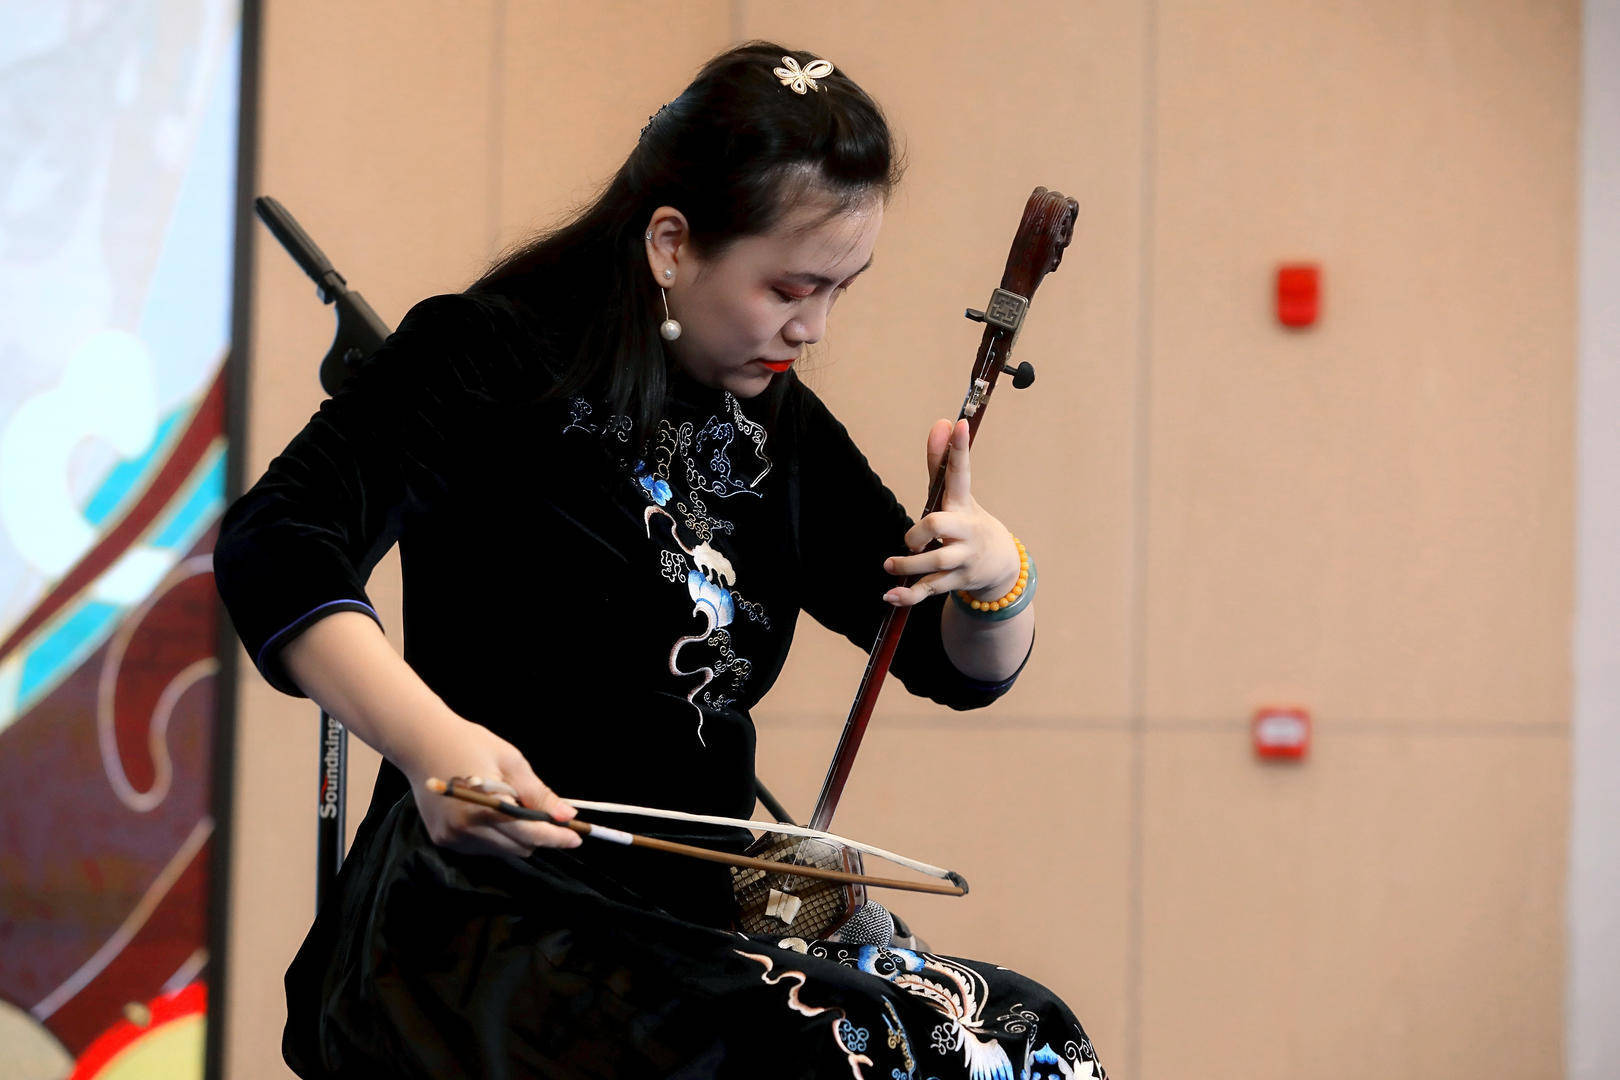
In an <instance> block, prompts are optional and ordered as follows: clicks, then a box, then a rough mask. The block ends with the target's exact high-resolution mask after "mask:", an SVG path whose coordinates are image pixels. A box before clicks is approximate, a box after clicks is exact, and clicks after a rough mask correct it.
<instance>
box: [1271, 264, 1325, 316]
mask: <svg viewBox="0 0 1620 1080" xmlns="http://www.w3.org/2000/svg"><path fill="white" fill-rule="evenodd" d="M1320 298H1321V271H1320V270H1319V269H1318V268H1317V266H1316V264H1315V263H1285V264H1283V265H1282V266H1279V267H1277V321H1278V322H1280V323H1282V324H1283V325H1284V326H1293V327H1302V326H1311V325H1313V324H1315V322H1316V312H1317V308H1318V306H1319V302H1320Z"/></svg>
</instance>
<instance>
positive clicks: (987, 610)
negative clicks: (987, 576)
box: [956, 536, 1035, 615]
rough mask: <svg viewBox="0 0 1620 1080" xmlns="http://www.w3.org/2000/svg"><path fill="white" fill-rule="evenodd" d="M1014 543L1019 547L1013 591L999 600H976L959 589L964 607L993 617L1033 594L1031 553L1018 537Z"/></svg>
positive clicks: (960, 599) (957, 593)
mask: <svg viewBox="0 0 1620 1080" xmlns="http://www.w3.org/2000/svg"><path fill="white" fill-rule="evenodd" d="M1012 542H1013V543H1014V544H1015V545H1017V547H1018V581H1017V582H1016V583H1014V585H1013V587H1012V589H1011V590H1010V591H1009V592H1008V593H1007V595H1006V596H1003V597H1001V598H1000V599H997V600H975V599H973V597H972V595H971V594H969V593H968V592H967V590H965V589H958V590H957V591H956V599H957V601H958V602H960V603H961V605H962V606H963V607H965V608H967V609H968V610H970V611H972V612H974V613H975V614H983V615H993V613H995V612H1000V611H1003V610H1005V609H1007V608H1010V607H1012V606H1013V605H1014V604H1017V603H1018V602H1019V601H1020V600H1021V599H1023V598H1024V594H1025V593H1026V592H1030V593H1033V591H1034V590H1033V585H1034V573H1035V567H1034V566H1033V565H1032V564H1031V562H1030V559H1029V551H1028V549H1026V548H1025V547H1024V542H1023V541H1022V540H1020V539H1018V537H1016V536H1015V537H1013V538H1012Z"/></svg>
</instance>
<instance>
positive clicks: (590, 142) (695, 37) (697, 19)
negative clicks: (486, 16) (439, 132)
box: [499, 0, 729, 245]
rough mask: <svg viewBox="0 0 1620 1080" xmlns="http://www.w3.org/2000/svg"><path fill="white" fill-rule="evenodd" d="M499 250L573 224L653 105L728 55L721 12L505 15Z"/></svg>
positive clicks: (630, 3)
mask: <svg viewBox="0 0 1620 1080" xmlns="http://www.w3.org/2000/svg"><path fill="white" fill-rule="evenodd" d="M503 8H504V11H505V22H504V26H503V29H502V34H501V65H502V74H501V100H502V110H501V128H500V139H501V144H500V145H501V168H500V177H499V181H500V236H499V242H500V244H501V245H508V244H513V243H516V242H518V241H521V240H524V239H527V238H528V237H529V236H530V235H532V234H533V233H534V232H535V231H536V230H538V229H540V228H543V227H545V226H547V225H550V224H552V223H554V222H556V221H559V220H561V219H563V218H565V217H568V216H572V215H571V211H573V210H574V209H576V208H578V207H580V206H582V205H584V204H585V203H587V202H588V201H589V200H590V199H591V198H592V197H594V196H595V195H596V193H597V191H598V189H599V188H600V187H601V185H603V184H605V183H606V182H607V181H608V180H609V179H610V178H611V177H612V176H613V174H614V173H615V172H616V171H617V170H618V168H619V166H620V165H622V164H623V163H624V159H625V158H626V157H627V156H629V154H630V151H631V150H632V149H633V148H634V147H635V145H636V140H637V139H638V138H639V137H640V135H641V128H642V126H643V125H644V124H646V123H647V118H648V117H649V116H651V115H652V114H653V113H655V112H657V111H658V107H659V106H660V105H662V104H664V103H665V102H667V101H669V100H670V99H671V98H673V97H674V96H675V95H676V94H678V93H679V92H680V91H681V90H682V89H683V88H684V87H685V86H686V84H687V83H688V82H689V81H691V78H692V76H694V75H696V74H697V71H698V68H700V67H701V66H702V65H703V62H704V61H706V60H708V59H709V57H710V56H712V55H714V54H715V53H716V52H719V51H720V50H721V49H723V48H725V47H726V45H727V37H726V34H727V27H728V25H729V23H728V19H727V6H726V5H725V4H723V3H720V2H719V0H714V2H710V3H682V4H678V5H671V4H668V3H653V2H651V0H610V2H607V3H593V4H580V3H571V2H569V0H547V2H543V3H541V2H525V3H512V4H505V5H503Z"/></svg>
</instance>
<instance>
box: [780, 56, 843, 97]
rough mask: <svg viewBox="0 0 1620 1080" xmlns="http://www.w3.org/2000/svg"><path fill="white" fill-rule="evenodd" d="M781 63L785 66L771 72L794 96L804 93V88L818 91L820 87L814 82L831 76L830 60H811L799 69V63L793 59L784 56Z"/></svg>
mask: <svg viewBox="0 0 1620 1080" xmlns="http://www.w3.org/2000/svg"><path fill="white" fill-rule="evenodd" d="M782 63H783V64H784V65H786V66H785V67H779V68H772V69H771V71H772V73H773V74H775V76H776V77H777V78H778V79H781V80H782V85H783V86H785V87H787V88H788V89H789V90H792V91H793V92H794V93H795V94H802V93H804V91H805V88H806V87H809V88H810V89H811V90H820V89H821V87H819V86H817V85H816V80H817V79H824V78H826V77H827V76H828V75H831V74H832V69H833V66H832V62H831V61H830V60H812V61H810V62H809V63H808V64H806V65H804V67H802V68H801V67H799V62H798V61H797V60H795V59H793V57H791V56H784V57H782Z"/></svg>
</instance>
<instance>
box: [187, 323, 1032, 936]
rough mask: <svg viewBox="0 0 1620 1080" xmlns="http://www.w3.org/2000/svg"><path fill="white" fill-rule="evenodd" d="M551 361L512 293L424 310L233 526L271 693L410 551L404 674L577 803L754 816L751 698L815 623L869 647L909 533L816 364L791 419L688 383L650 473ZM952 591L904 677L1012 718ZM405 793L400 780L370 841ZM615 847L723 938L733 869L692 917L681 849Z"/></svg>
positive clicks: (228, 600) (643, 886) (394, 779)
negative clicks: (826, 392) (956, 637)
mask: <svg viewBox="0 0 1620 1080" xmlns="http://www.w3.org/2000/svg"><path fill="white" fill-rule="evenodd" d="M537 348H538V345H537V337H536V335H535V334H534V333H533V332H532V328H531V326H530V325H529V321H528V315H527V313H526V311H525V309H524V308H523V307H522V306H521V305H520V304H518V303H517V302H515V301H514V300H512V299H510V298H503V297H496V296H488V295H474V294H457V295H446V296H437V297H432V298H429V299H427V300H424V301H422V302H421V303H419V304H418V305H416V307H414V308H413V309H412V310H411V311H410V312H409V314H407V316H406V317H405V319H404V321H403V322H402V323H401V324H400V327H399V330H398V331H397V332H396V333H395V334H394V335H393V336H392V337H390V338H389V339H388V342H387V343H386V344H385V345H384V346H383V348H382V349H381V350H380V351H379V352H378V353H377V354H376V355H375V356H374V357H372V358H371V359H370V360H369V361H367V362H366V364H365V365H364V366H363V367H362V369H361V370H360V371H359V372H358V373H357V374H356V375H355V376H354V378H352V379H351V380H350V383H349V385H347V386H346V387H345V388H344V389H343V390H342V391H341V392H340V393H339V394H337V395H336V396H335V397H333V398H331V399H330V400H328V401H326V402H324V403H323V404H322V405H321V408H320V411H319V412H318V413H317V414H316V415H315V416H314V417H313V418H312V419H311V420H310V422H309V423H308V425H306V426H305V428H304V429H303V430H302V431H300V432H299V433H298V434H297V436H295V437H294V438H293V440H292V442H291V443H290V444H289V445H288V446H287V448H286V450H285V451H284V452H283V453H282V454H281V455H280V456H279V457H277V458H276V459H275V460H274V461H273V462H272V463H271V465H270V467H269V469H268V470H267V471H266V473H265V475H264V476H263V477H262V478H261V479H260V480H259V481H258V483H256V484H255V485H254V486H253V488H252V489H251V490H249V491H248V492H247V493H246V494H245V495H243V496H242V497H241V498H240V499H239V500H237V501H236V502H235V503H234V504H233V505H232V506H231V507H230V508H229V510H228V511H227V513H226V515H225V519H224V522H223V525H222V527H221V531H220V535H219V540H218V544H217V546H216V549H215V557H214V564H215V573H216V579H217V582H218V587H219V590H220V593H221V595H222V596H223V598H224V601H225V604H226V607H227V610H228V611H229V614H230V617H231V619H232V621H233V623H234V624H235V627H236V630H237V633H238V634H239V635H240V637H241V639H242V641H243V643H244V645H246V647H247V651H248V654H249V655H250V656H251V657H253V660H254V662H255V664H256V665H257V666H258V668H259V670H260V671H261V672H262V673H263V675H264V677H265V678H266V679H267V680H268V681H269V682H270V683H271V685H273V686H275V687H276V688H277V689H280V690H282V691H284V692H286V693H289V694H295V695H297V694H299V690H298V688H297V687H296V686H295V685H294V684H293V683H292V682H291V681H290V680H289V679H288V677H287V675H286V673H285V672H284V671H283V670H282V669H281V667H280V664H279V662H278V654H279V650H280V649H281V647H282V646H284V645H286V643H287V642H288V641H290V640H292V638H293V637H295V636H296V635H297V634H298V633H299V632H301V631H302V630H304V629H305V628H307V627H308V626H309V625H311V624H312V623H313V622H314V621H316V620H317V619H320V618H322V617H324V616H325V615H328V614H331V613H333V612H336V611H343V610H355V611H363V612H365V613H367V614H370V615H371V616H372V617H373V618H375V617H376V613H375V611H373V609H372V606H371V604H370V602H369V600H368V599H367V596H366V591H365V583H366V579H367V577H368V576H369V574H370V572H371V570H372V568H373V566H374V565H375V564H376V562H377V561H378V559H379V558H380V557H381V556H382V555H383V553H384V552H386V551H387V550H388V548H389V547H390V546H391V545H393V544H394V543H395V542H398V543H399V544H400V551H401V559H402V567H403V570H402V573H403V585H404V620H405V626H404V636H405V646H404V651H405V659H406V660H407V661H408V662H409V663H410V664H411V666H412V667H413V668H414V669H415V670H416V671H417V672H418V673H419V674H420V675H421V676H422V678H423V679H424V680H425V681H426V682H427V684H428V685H429V686H431V687H432V688H433V690H434V691H435V692H437V693H438V694H439V695H440V696H441V697H442V698H443V699H444V700H445V702H446V703H447V704H448V705H449V706H450V707H451V708H452V709H454V710H455V711H456V712H457V713H458V714H460V715H461V716H464V717H466V718H468V719H470V720H474V721H476V722H478V723H481V724H484V725H485V726H487V727H489V728H490V729H491V730H493V731H495V732H497V733H498V734H500V735H501V736H502V737H503V738H506V739H508V740H510V741H511V742H513V743H514V744H515V745H517V746H518V747H519V748H520V749H522V750H523V751H524V752H525V754H527V755H528V756H529V759H530V761H531V762H532V764H533V766H534V768H535V771H536V772H537V773H538V774H539V775H540V777H541V778H542V779H543V780H544V781H545V782H546V783H547V784H548V785H550V786H551V787H552V788H553V789H554V790H556V791H558V792H560V793H562V794H564V795H573V796H575V797H578V798H595V799H606V800H616V801H625V802H634V803H641V804H650V805H656V806H664V807H672V808H679V809H684V810H689V811H695V812H706V813H717V814H727V815H736V816H744V817H746V816H748V815H749V813H750V811H751V809H752V806H753V801H754V796H753V789H752V777H753V764H754V727H753V722H752V720H751V718H750V715H749V709H750V708H751V707H752V706H753V705H754V704H755V703H756V702H758V701H759V700H760V698H761V697H762V696H763V695H764V694H765V692H766V691H767V690H769V689H770V687H771V684H772V683H773V682H774V681H775V679H776V677H777V674H778V672H779V671H780V670H781V667H782V663H783V660H784V659H785V657H786V655H787V652H788V647H789V644H790V643H791V641H792V637H793V628H794V623H795V621H796V619H797V618H798V613H799V611H800V610H801V609H803V610H805V611H808V612H809V613H810V614H811V615H812V616H813V617H814V618H815V619H816V620H817V621H819V622H821V623H822V624H824V625H825V626H827V627H829V628H831V629H833V630H835V631H837V632H839V633H841V634H843V635H845V636H846V637H848V638H849V639H850V640H851V641H853V642H855V643H856V644H857V645H859V646H860V647H861V648H863V649H867V648H870V647H871V645H872V642H873V640H874V638H875V635H876V630H877V626H878V623H879V621H880V619H881V618H882V616H883V613H884V610H885V605H884V603H883V601H882V599H881V597H882V594H883V592H884V591H885V590H887V589H888V588H890V587H892V585H893V584H894V579H893V578H892V577H891V576H890V575H888V574H887V573H885V572H884V570H883V565H882V564H883V560H884V558H885V557H886V556H889V555H892V554H897V553H902V552H903V550H904V545H903V542H902V537H903V536H904V534H905V532H906V530H907V529H908V528H910V526H911V524H912V521H911V518H910V517H909V516H908V515H907V514H906V512H905V511H904V510H903V509H902V507H901V506H900V504H899V502H898V501H897V500H896V499H895V497H894V496H893V494H891V493H890V491H889V490H888V489H887V488H886V487H885V486H884V485H883V484H882V482H881V481H880V480H879V479H878V477H877V476H876V475H875V474H874V473H873V471H872V469H871V468H870V466H869V465H868V464H867V462H866V459H865V458H864V457H863V456H862V454H861V453H860V451H859V450H858V449H857V448H856V447H855V445H854V444H853V442H851V440H850V438H849V435H848V433H847V432H846V431H845V429H844V428H843V426H842V425H841V424H840V423H839V422H838V421H837V420H836V419H834V417H833V416H832V415H831V414H830V413H829V412H828V411H827V409H826V407H825V406H824V405H823V404H822V402H821V401H820V400H819V399H818V398H817V397H816V396H815V395H814V394H813V393H812V392H811V391H810V390H809V389H807V388H806V387H805V386H804V385H803V384H802V383H801V382H799V380H798V378H797V376H796V375H793V374H791V373H789V374H786V375H782V376H778V378H781V379H786V380H788V385H787V386H786V387H784V388H783V390H784V393H783V394H782V396H781V398H780V408H779V411H778V412H777V414H776V415H775V416H774V417H766V416H764V415H762V414H763V412H764V407H763V406H762V405H761V404H759V402H760V401H761V399H754V400H753V401H738V400H737V399H736V398H734V397H732V396H731V395H729V394H726V393H724V392H721V391H716V390H712V389H709V388H706V387H703V386H700V385H698V384H696V383H694V382H692V381H691V380H689V379H684V378H682V377H680V376H679V375H677V376H676V377H675V382H674V383H673V386H672V400H671V405H670V414H669V416H668V419H667V420H666V422H665V423H664V424H663V425H662V426H661V428H660V431H659V433H658V440H657V442H656V444H655V446H654V447H653V450H652V452H650V453H648V454H647V455H646V456H645V458H638V457H637V455H634V454H633V453H631V451H630V447H629V440H628V438H627V437H626V435H625V425H624V424H623V423H622V422H621V421H619V420H618V419H617V418H614V417H611V416H607V415H605V414H604V410H603V409H602V408H601V406H599V405H597V404H593V403H592V402H589V401H586V400H584V399H583V398H580V397H574V398H559V397H552V398H550V399H543V392H544V391H545V390H546V389H547V388H548V386H549V382H548V376H547V374H546V368H545V366H544V365H542V364H540V363H538V362H537V353H536V350H537ZM767 425H768V426H767ZM633 458H634V459H635V460H632V459H633ZM943 602H944V601H943V598H935V599H933V600H931V601H928V602H925V603H924V604H922V605H920V606H919V607H918V609H917V610H916V611H915V612H914V613H913V615H912V618H911V619H910V622H909V625H908V627H907V630H906V632H905V635H904V637H903V638H902V644H901V646H900V649H899V652H898V655H897V657H896V660H895V663H894V666H893V674H894V675H895V677H897V678H898V679H899V680H900V681H901V682H902V683H904V684H905V686H906V688H907V689H908V690H910V691H911V692H913V693H916V694H922V695H926V696H928V697H930V698H932V699H934V700H936V701H939V702H942V703H944V704H947V705H950V706H952V707H954V708H974V707H978V706H982V705H985V704H988V703H989V702H991V701H993V700H994V699H995V698H996V697H998V696H999V695H1000V694H1002V693H1004V692H1005V691H1006V690H1007V688H1008V687H1009V686H1010V685H1011V683H1012V679H1008V680H1006V681H1005V682H1003V683H999V684H985V683H981V682H978V681H975V680H973V679H970V678H968V677H967V676H965V675H963V674H962V673H961V672H959V671H958V670H957V669H956V668H955V667H954V666H953V665H952V664H951V663H950V661H949V659H948V658H947V657H946V655H945V653H944V650H943V646H942V644H941V641H940V614H941V611H942V608H943ZM851 685H852V687H853V682H852V684H851ZM835 723H836V719H835V718H829V728H831V726H832V725H833V724H835ZM406 790H407V788H406V784H405V781H404V778H403V777H402V776H401V775H400V774H399V773H398V772H397V771H396V770H394V769H393V768H392V767H389V766H385V767H384V770H383V773H382V775H381V777H380V778H379V781H378V785H377V789H376V792H375V795H374V799H373V803H372V809H371V812H370V813H369V814H368V818H367V825H368V826H369V825H373V824H374V822H375V820H376V819H378V818H380V817H381V815H382V813H383V812H384V811H386V809H387V808H388V806H390V805H391V804H392V803H393V802H395V801H396V800H397V799H398V797H399V796H400V795H402V794H403V793H404V792H405V791H406ZM633 827H635V828H637V829H638V830H639V831H643V832H652V833H656V834H658V835H664V836H672V837H676V838H690V839H697V840H700V841H702V842H709V843H714V842H717V841H718V842H722V843H725V844H727V845H728V846H729V845H740V844H742V843H743V842H744V841H745V837H744V836H743V835H741V834H740V833H737V832H728V831H725V830H712V829H706V828H704V827H696V828H690V829H685V828H675V829H670V828H662V829H659V828H648V827H647V822H646V821H645V820H640V821H637V822H636V823H635V825H634V826H633ZM367 834H368V833H367V830H366V829H364V828H363V829H362V834H361V837H360V840H359V841H358V843H359V844H364V843H365V839H366V836H367ZM604 846H605V845H588V847H589V848H590V849H591V855H590V857H591V858H593V859H598V860H602V861H603V862H604V864H611V865H612V871H613V873H615V874H616V875H617V876H619V877H620V878H621V879H622V880H624V881H625V882H626V883H627V884H629V885H630V886H631V887H632V888H633V889H639V890H640V891H642V893H643V894H644V895H647V896H648V897H649V898H650V899H652V900H654V901H656V902H657V903H659V904H661V905H663V906H666V907H668V908H670V909H671V910H675V909H679V908H683V907H685V908H686V909H687V913H688V914H690V915H693V916H699V917H704V920H703V921H709V922H717V921H721V920H720V915H719V912H718V911H716V910H714V909H713V908H711V907H710V906H709V905H710V904H719V903H722V901H721V899H720V892H721V891H722V889H721V883H720V881H719V880H718V879H717V878H715V877H713V876H712V875H713V871H709V870H702V871H698V870H693V871H691V873H692V874H695V875H696V876H697V877H704V875H709V876H708V877H707V878H706V884H705V886H704V887H702V888H700V889H699V892H701V893H703V894H706V896H707V898H706V899H704V900H702V901H701V902H699V901H698V900H697V895H696V894H693V895H692V896H691V897H689V898H688V899H690V900H691V902H692V903H694V904H696V905H697V906H696V907H693V906H691V905H690V904H688V903H687V900H686V899H681V898H677V897H674V896H672V895H671V893H670V888H671V887H672V886H670V885H666V884H660V880H659V879H658V878H657V876H656V875H661V874H663V873H664V872H665V871H666V870H667V869H668V868H667V867H665V866H663V865H662V860H656V859H647V858H646V857H645V856H644V855H643V854H642V853H639V852H638V853H634V854H633V855H630V857H629V858H624V857H623V855H624V854H628V853H619V852H603V853H597V852H596V851H595V849H596V848H601V847H604ZM582 850H584V849H582ZM680 873H683V874H684V873H686V871H681V872H680ZM686 884H687V885H690V886H692V887H694V888H696V887H697V885H696V881H695V879H694V880H693V881H691V882H687V883H686ZM708 886H712V887H713V888H714V889H715V891H714V892H712V893H711V892H709V888H708ZM682 887H683V888H684V886H682Z"/></svg>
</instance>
